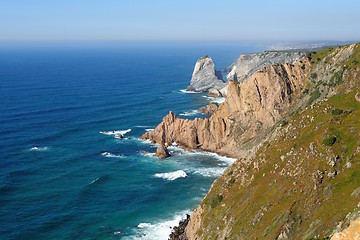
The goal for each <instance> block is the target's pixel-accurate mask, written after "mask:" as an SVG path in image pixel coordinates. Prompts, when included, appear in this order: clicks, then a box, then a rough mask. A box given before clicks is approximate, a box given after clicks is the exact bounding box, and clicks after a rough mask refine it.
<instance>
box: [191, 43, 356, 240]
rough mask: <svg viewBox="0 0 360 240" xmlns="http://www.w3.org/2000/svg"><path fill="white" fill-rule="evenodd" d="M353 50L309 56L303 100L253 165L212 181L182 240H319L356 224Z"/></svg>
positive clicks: (246, 161)
mask: <svg viewBox="0 0 360 240" xmlns="http://www.w3.org/2000/svg"><path fill="white" fill-rule="evenodd" d="M359 50H360V46H359V45H350V46H346V47H341V48H335V49H325V50H322V51H319V52H316V53H312V54H310V55H309V56H308V59H309V60H310V62H311V73H310V75H309V77H308V79H307V82H306V89H304V91H303V94H302V95H301V96H300V98H299V99H298V100H297V101H295V102H294V104H293V105H292V107H291V109H290V111H289V112H288V114H287V115H286V116H284V118H283V119H281V120H280V121H278V122H277V124H275V125H274V126H273V127H272V128H271V129H270V131H269V134H268V135H267V140H266V141H264V142H263V143H262V144H261V147H260V148H259V150H258V151H257V152H256V154H255V156H254V157H248V158H241V159H239V160H237V161H236V162H235V163H234V164H233V165H232V166H231V167H229V168H228V169H227V170H226V172H225V173H224V174H223V175H222V176H221V177H220V178H219V179H218V180H216V181H215V183H214V184H213V186H212V188H211V190H210V192H209V193H208V194H207V196H206V197H205V199H204V200H203V202H202V203H201V205H200V206H199V207H198V208H197V209H196V211H195V212H193V214H192V215H191V217H190V221H189V224H188V225H187V228H186V237H187V238H188V239H324V238H326V237H329V236H331V235H332V234H333V233H334V232H336V231H340V230H342V229H344V228H345V227H347V226H348V225H349V223H350V221H351V220H354V219H356V218H357V217H359V216H360V208H359V207H360V205H359V203H360V166H359V164H360V123H359V119H360V102H359V99H358V98H359V96H358V95H359V90H360V79H359V74H360V64H359V63H360V54H359V53H360V51H359ZM356 97H357V99H356ZM343 239H346V238H343Z"/></svg>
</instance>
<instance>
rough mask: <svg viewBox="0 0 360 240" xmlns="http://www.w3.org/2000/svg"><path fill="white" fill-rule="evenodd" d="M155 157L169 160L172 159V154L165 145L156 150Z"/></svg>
mask: <svg viewBox="0 0 360 240" xmlns="http://www.w3.org/2000/svg"><path fill="white" fill-rule="evenodd" d="M155 157H159V158H168V157H170V153H169V151H168V150H167V148H166V147H165V146H164V145H163V144H160V146H158V147H157V149H156V153H155Z"/></svg>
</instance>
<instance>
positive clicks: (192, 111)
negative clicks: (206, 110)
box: [179, 110, 203, 116]
mask: <svg viewBox="0 0 360 240" xmlns="http://www.w3.org/2000/svg"><path fill="white" fill-rule="evenodd" d="M196 114H203V113H202V112H199V111H198V110H190V111H187V112H184V113H180V114H179V115H181V116H194V115H196Z"/></svg>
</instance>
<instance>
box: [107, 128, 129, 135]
mask: <svg viewBox="0 0 360 240" xmlns="http://www.w3.org/2000/svg"><path fill="white" fill-rule="evenodd" d="M128 132H131V129H127V130H113V131H100V133H101V134H104V135H115V136H116V135H119V134H120V135H122V136H124V135H125V134H126V133H128Z"/></svg>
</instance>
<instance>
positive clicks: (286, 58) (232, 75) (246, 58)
mask: <svg viewBox="0 0 360 240" xmlns="http://www.w3.org/2000/svg"><path fill="white" fill-rule="evenodd" d="M304 56H305V53H303V52H287V51H268V52H263V53H255V54H241V55H240V57H239V58H238V59H237V60H236V61H235V62H234V63H233V64H232V65H231V66H230V68H229V70H230V71H229V73H228V75H227V79H229V80H235V81H239V82H241V81H244V80H245V79H246V78H247V77H249V76H250V75H251V74H253V73H254V72H256V71H258V70H260V69H262V68H264V67H266V66H270V65H274V64H284V63H289V64H294V63H296V62H297V61H298V60H299V59H300V58H302V57H304Z"/></svg>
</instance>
